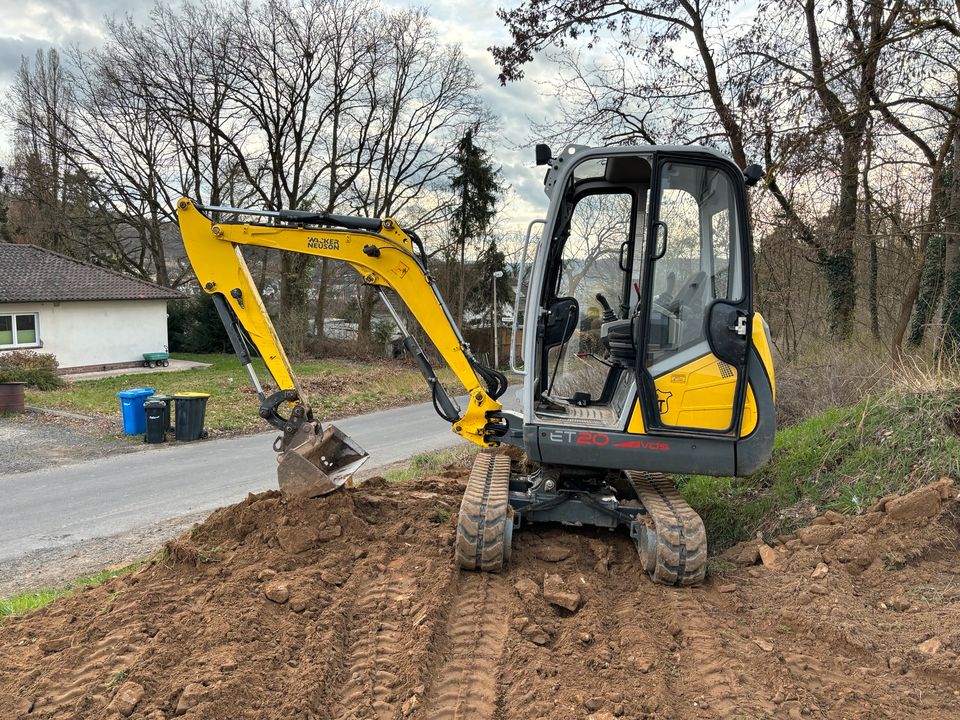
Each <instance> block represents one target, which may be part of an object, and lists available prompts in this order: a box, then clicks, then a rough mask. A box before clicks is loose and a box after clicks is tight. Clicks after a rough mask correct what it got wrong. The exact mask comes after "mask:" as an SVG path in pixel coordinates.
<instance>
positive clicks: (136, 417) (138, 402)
mask: <svg viewBox="0 0 960 720" xmlns="http://www.w3.org/2000/svg"><path fill="white" fill-rule="evenodd" d="M151 395H153V388H131V389H130V390H121V391H120V392H118V393H117V397H118V398H120V414H121V415H122V416H123V431H124V432H125V433H126V434H127V435H143V433H145V432H146V431H147V415H146V413H145V412H144V411H143V403H144V402H145V401H146V399H147V398H148V397H150V396H151Z"/></svg>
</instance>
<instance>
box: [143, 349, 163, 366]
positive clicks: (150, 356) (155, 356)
mask: <svg viewBox="0 0 960 720" xmlns="http://www.w3.org/2000/svg"><path fill="white" fill-rule="evenodd" d="M161 365H162V366H163V367H167V366H168V365H170V353H165V352H154V353H143V366H144V367H148V368H155V367H159V366H161Z"/></svg>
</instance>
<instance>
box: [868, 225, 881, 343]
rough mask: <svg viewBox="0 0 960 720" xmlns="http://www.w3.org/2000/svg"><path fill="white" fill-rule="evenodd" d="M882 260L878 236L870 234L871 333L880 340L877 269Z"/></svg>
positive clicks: (875, 338)
mask: <svg viewBox="0 0 960 720" xmlns="http://www.w3.org/2000/svg"><path fill="white" fill-rule="evenodd" d="M879 266H880V262H879V260H878V258H877V238H876V236H875V235H873V234H872V233H871V234H870V334H871V335H873V339H874V340H876V341H877V342H880V301H879V298H878V297H877V271H878V270H879Z"/></svg>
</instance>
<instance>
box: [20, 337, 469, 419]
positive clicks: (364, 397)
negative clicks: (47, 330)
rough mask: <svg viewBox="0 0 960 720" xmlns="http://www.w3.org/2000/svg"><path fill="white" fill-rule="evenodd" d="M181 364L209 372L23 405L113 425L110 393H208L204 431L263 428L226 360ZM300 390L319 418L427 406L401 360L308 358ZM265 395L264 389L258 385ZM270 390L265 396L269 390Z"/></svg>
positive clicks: (81, 389) (31, 399)
mask: <svg viewBox="0 0 960 720" xmlns="http://www.w3.org/2000/svg"><path fill="white" fill-rule="evenodd" d="M175 357H176V358H178V359H181V360H194V361H196V362H204V363H211V364H212V365H211V367H209V368H202V369H195V370H184V371H181V372H173V373H171V372H166V373H163V372H158V373H146V374H142V375H124V376H120V377H110V378H99V379H96V380H80V381H77V382H71V383H66V384H65V385H64V386H63V387H62V388H59V389H57V390H46V391H43V390H27V395H26V402H27V405H32V406H34V407H40V408H47V409H52V410H67V411H70V412H76V413H80V414H83V415H94V416H100V417H103V418H114V419H115V420H116V422H117V428H118V432H119V427H120V401H119V400H118V399H117V393H118V392H120V391H121V390H125V389H129V388H134V387H151V388H153V389H154V390H155V391H156V392H158V393H164V394H174V393H177V392H184V391H191V392H205V393H210V399H209V400H208V401H207V416H206V427H207V428H208V429H210V430H211V431H213V432H254V431H258V430H268V429H269V426H268V425H267V424H266V423H265V422H264V421H263V420H261V419H260V417H259V415H258V414H257V410H258V406H259V401H258V400H257V395H256V392H255V391H254V389H253V386H252V385H251V383H250V378H249V377H248V376H247V373H246V371H245V370H244V368H243V366H241V365H240V363H239V362H238V361H237V359H236V357H234V356H233V355H187V354H183V355H181V354H178V355H175ZM254 367H255V368H256V369H257V374H258V376H259V377H260V380H261V382H264V380H266V379H267V378H268V377H269V375H268V374H267V372H266V369H265V367H264V365H263V362H262V361H261V360H259V359H256V360H254ZM294 369H295V371H296V373H297V375H298V377H299V378H300V381H301V384H302V386H303V389H304V392H305V393H306V395H307V397H308V399H309V401H310V404H311V405H312V407H313V409H314V413H315V415H316V416H317V417H318V418H319V419H320V420H321V421H322V420H332V419H336V418H339V417H344V416H348V415H355V414H357V413H363V412H369V411H373V410H382V409H385V408H389V407H395V406H399V405H406V404H410V403H416V402H427V401H429V400H430V394H429V392H428V390H427V385H426V383H425V382H424V380H423V378H422V377H421V375H420V372H419V371H418V370H417V369H416V367H414V365H413V364H412V363H409V362H407V361H401V360H397V361H389V360H383V361H375V362H365V363H359V362H355V361H350V360H339V359H337V360H314V361H310V362H304V363H295V364H294ZM437 374H438V375H439V376H440V378H441V381H442V382H443V383H444V386H445V387H446V388H447V389H448V391H449V392H450V393H451V394H460V393H463V388H462V387H461V386H460V383H459V382H457V381H456V379H455V378H454V376H453V373H452V372H450V370H449V369H446V368H443V369H440V370H438V371H437ZM264 389H265V390H266V389H267V387H266V386H264ZM268 393H269V391H268Z"/></svg>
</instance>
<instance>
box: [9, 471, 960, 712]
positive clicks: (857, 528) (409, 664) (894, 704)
mask: <svg viewBox="0 0 960 720" xmlns="http://www.w3.org/2000/svg"><path fill="white" fill-rule="evenodd" d="M466 474H467V470H466V469H465V468H448V469H447V470H446V471H445V472H444V473H443V475H444V477H436V478H428V479H423V480H419V481H416V482H410V483H405V484H402V485H388V484H387V483H385V482H384V481H382V480H379V479H374V480H371V481H368V482H367V483H365V484H364V485H363V486H362V487H360V488H359V489H356V490H350V491H344V492H339V493H335V494H334V495H332V496H329V497H326V498H320V499H317V500H307V501H305V500H292V499H286V498H283V497H281V496H279V495H278V494H276V493H265V494H260V495H252V496H250V497H248V498H247V499H246V500H245V501H244V502H242V503H239V504H237V505H234V506H232V507H229V508H224V509H222V510H219V511H217V512H215V513H213V515H211V516H210V518H209V519H208V520H207V521H206V522H204V523H203V524H202V525H200V526H198V527H196V528H195V529H194V530H192V531H191V532H190V533H188V534H186V535H184V536H182V537H180V538H178V539H177V540H176V541H173V542H171V543H170V544H169V545H168V547H167V549H166V555H165V557H164V559H163V560H159V561H156V562H153V563H151V564H150V565H148V566H145V567H144V568H142V569H141V570H139V571H137V572H136V573H134V574H131V575H128V576H125V577H121V578H117V579H115V580H113V581H111V582H109V583H107V584H106V585H104V586H102V587H100V588H97V589H92V590H88V591H86V592H82V593H80V594H78V595H76V596H74V597H72V598H69V599H66V600H63V601H61V602H58V603H56V604H55V605H53V606H52V607H50V608H48V609H45V610H42V611H39V612H36V613H33V614H31V615H29V616H27V617H24V618H11V619H7V620H6V621H4V622H3V623H2V625H0V648H2V650H3V653H4V657H5V662H4V663H3V664H2V665H0V717H3V718H101V717H106V718H116V717H133V718H150V719H154V720H159V719H160V718H174V717H183V718H230V719H234V718H278V719H279V718H283V719H287V718H337V719H344V720H346V719H352V718H378V719H380V718H382V719H387V718H413V719H417V718H430V719H433V718H465V719H467V718H468V719H470V720H474V719H478V720H482V719H484V718H593V720H610V719H611V718H616V717H623V718H733V717H744V718H760V717H776V718H779V717H784V718H841V717H843V718H883V717H889V718H912V717H915V718H935V717H936V718H938V717H951V716H953V717H956V713H957V707H958V706H960V705H958V704H960V660H958V653H960V565H958V564H957V562H956V550H957V545H958V541H960V504H958V502H957V500H956V492H955V490H954V489H953V488H952V486H950V485H949V483H948V482H944V483H941V484H936V485H934V486H930V487H929V488H925V489H923V490H922V491H918V492H917V493H914V494H912V495H911V496H907V498H904V499H897V500H894V499H890V500H888V501H887V502H885V503H884V505H883V506H882V507H878V508H876V511H875V512H872V513H868V514H865V515H863V516H860V517H855V518H850V517H844V516H838V515H833V514H829V515H828V516H825V517H824V518H822V519H818V520H817V522H816V524H814V525H812V526H811V527H810V528H808V529H805V530H802V531H800V532H799V533H798V534H797V536H796V537H793V536H791V537H783V538H780V539H779V544H777V545H776V546H774V547H770V546H767V545H762V544H761V543H759V542H757V543H752V544H743V545H740V546H737V547H736V548H734V549H733V550H732V551H730V552H729V553H728V554H727V555H726V556H725V558H723V559H718V560H715V561H714V563H713V566H714V570H715V571H722V574H714V575H713V576H712V577H710V578H709V579H708V581H707V582H706V583H705V584H704V585H703V586H701V587H695V588H687V589H680V588H667V587H661V586H657V585H654V584H653V583H651V582H650V581H649V580H647V579H646V578H645V577H643V576H642V575H641V571H640V568H639V563H638V561H637V556H636V550H635V549H634V546H633V545H632V544H631V542H630V540H629V539H628V538H627V537H626V536H625V534H623V533H611V532H605V531H603V532H602V531H588V530H564V529H562V528H558V527H542V528H537V527H533V528H524V529H523V530H522V531H520V532H518V533H516V534H515V535H514V551H513V557H512V559H511V563H510V565H509V568H508V569H507V570H506V571H505V572H504V573H503V574H501V575H484V574H478V573H460V572H458V571H456V570H455V569H454V568H453V564H452V547H451V545H452V542H453V539H454V534H455V521H456V513H457V508H458V506H459V501H460V494H461V492H462V490H463V487H464V484H465V482H464V481H465V477H466ZM761 554H762V555H763V557H764V559H765V562H766V564H764V561H763V560H761V559H760V556H761Z"/></svg>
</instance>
